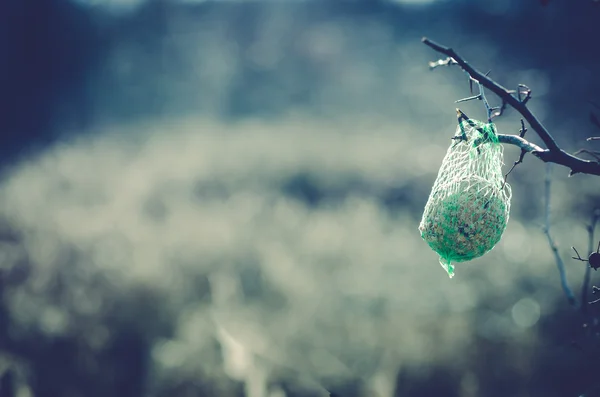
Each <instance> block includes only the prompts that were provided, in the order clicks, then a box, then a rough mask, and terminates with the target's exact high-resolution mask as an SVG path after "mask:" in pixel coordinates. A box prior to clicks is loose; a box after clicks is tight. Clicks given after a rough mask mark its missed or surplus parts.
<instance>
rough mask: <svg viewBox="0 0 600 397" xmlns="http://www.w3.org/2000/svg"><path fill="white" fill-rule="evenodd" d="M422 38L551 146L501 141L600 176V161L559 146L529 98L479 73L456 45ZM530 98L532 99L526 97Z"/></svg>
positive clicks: (574, 170) (573, 170)
mask: <svg viewBox="0 0 600 397" xmlns="http://www.w3.org/2000/svg"><path fill="white" fill-rule="evenodd" d="M422 41H423V43H424V44H425V45H427V46H429V47H431V48H433V49H434V50H435V51H437V52H439V53H441V54H444V55H446V56H447V57H449V58H451V59H452V60H453V61H454V62H455V63H456V64H457V65H459V66H460V67H461V68H462V69H463V70H464V71H465V72H467V73H468V74H469V76H471V78H472V79H474V80H476V81H477V82H479V83H480V84H481V85H483V86H484V87H485V88H487V89H489V90H490V91H492V92H493V93H494V94H496V95H497V96H498V97H499V98H501V99H502V100H503V101H504V102H505V103H507V104H508V105H510V106H511V107H512V108H514V109H515V110H516V111H517V112H519V113H520V114H521V115H522V116H523V118H524V119H525V120H527V122H528V123H529V125H530V126H531V128H532V129H533V130H534V131H535V132H536V133H537V135H538V136H539V137H540V138H541V139H542V141H543V142H544V144H545V145H546V147H547V149H543V148H541V147H539V146H537V145H535V144H533V143H531V142H528V141H527V140H525V139H524V138H520V137H518V136H516V135H500V136H499V139H500V142H502V143H506V144H510V145H516V146H518V147H520V148H521V149H523V150H527V152H529V153H531V154H532V155H534V156H535V157H537V158H539V159H540V160H542V161H544V162H546V163H556V164H560V165H562V166H565V167H567V168H569V169H570V170H571V172H570V175H574V174H590V175H598V176H600V162H596V161H589V160H584V159H581V158H579V157H576V156H573V155H571V154H569V153H567V152H565V151H564V150H562V149H561V148H560V147H559V146H558V144H557V143H556V141H555V140H554V138H553V137H552V135H550V133H549V132H548V130H547V129H546V127H544V126H543V125H542V123H541V122H540V121H539V120H538V119H537V118H536V117H535V116H534V115H533V113H531V111H530V110H529V109H528V108H527V106H526V102H527V101H526V100H525V99H524V100H520V99H519V98H516V97H515V96H514V95H513V94H512V93H511V92H510V91H509V90H507V89H506V88H504V87H503V86H501V85H500V84H498V83H497V82H495V81H494V80H492V79H490V78H489V77H487V76H486V75H485V74H483V73H481V72H479V71H478V70H477V69H475V68H473V67H472V66H471V65H469V63H468V62H467V61H465V60H464V59H463V58H462V57H461V56H460V55H458V54H457V53H456V51H454V50H453V49H452V48H449V47H445V46H442V45H440V44H438V43H435V42H433V41H431V40H429V39H428V38H426V37H424V38H423V40H422ZM454 62H452V63H454ZM526 99H528V98H527V97H526Z"/></svg>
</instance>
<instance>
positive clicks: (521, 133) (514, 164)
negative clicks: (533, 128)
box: [502, 119, 527, 187]
mask: <svg viewBox="0 0 600 397" xmlns="http://www.w3.org/2000/svg"><path fill="white" fill-rule="evenodd" d="M526 132H527V127H525V123H524V122H523V119H521V129H520V130H519V138H525V133H526ZM526 153H527V150H525V149H521V154H520V155H519V159H518V160H517V161H515V162H514V163H513V165H512V167H510V170H508V172H507V173H506V175H504V184H503V185H502V187H504V185H506V180H507V179H508V175H510V173H511V172H512V171H513V170H514V169H515V167H516V166H517V165H519V164H521V163H522V162H523V157H525V154H526Z"/></svg>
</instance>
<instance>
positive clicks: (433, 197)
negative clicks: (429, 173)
mask: <svg viewBox="0 0 600 397" xmlns="http://www.w3.org/2000/svg"><path fill="white" fill-rule="evenodd" d="M496 134H497V133H496V126H495V125H494V124H493V123H489V124H486V123H482V122H480V121H477V120H473V119H466V120H462V121H460V123H459V125H458V127H457V129H456V135H455V137H454V142H453V144H452V145H451V146H450V147H449V148H448V152H447V153H446V156H445V157H444V160H443V161H442V165H441V167H440V170H439V172H438V176H437V178H436V180H435V183H434V184H433V188H432V190H431V194H430V195H429V199H428V200H427V204H426V205H425V211H424V212H423V219H422V220H421V224H420V225H419V231H420V232H421V237H422V238H423V240H425V241H426V242H427V244H429V246H430V247H431V248H432V249H433V250H434V251H435V252H437V253H438V254H439V256H440V264H441V265H442V267H443V268H444V269H445V270H446V271H447V272H448V275H449V276H450V277H453V276H454V266H453V265H452V263H453V262H465V261H469V260H472V259H475V258H478V257H480V256H482V255H483V254H485V253H486V252H488V251H490V250H491V249H492V248H494V246H495V245H496V244H497V243H498V242H499V241H500V238H501V237H502V233H503V232H504V230H505V229H506V224H507V222H508V216H509V211H510V198H511V195H512V192H511V188H510V186H509V185H508V184H506V183H504V176H503V174H502V165H503V148H502V145H501V144H500V143H499V142H498V137H497V135H496Z"/></svg>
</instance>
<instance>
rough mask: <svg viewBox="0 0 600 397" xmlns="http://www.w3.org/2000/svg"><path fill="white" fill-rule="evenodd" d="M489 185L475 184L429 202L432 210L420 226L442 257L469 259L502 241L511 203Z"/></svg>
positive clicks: (476, 256) (422, 234)
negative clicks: (485, 187) (434, 201)
mask: <svg viewBox="0 0 600 397" xmlns="http://www.w3.org/2000/svg"><path fill="white" fill-rule="evenodd" d="M487 187H488V188H487V189H482V188H481V186H477V184H474V185H472V186H470V188H469V189H468V190H466V191H463V192H457V193H453V194H450V195H448V196H446V197H445V198H442V199H441V200H440V199H438V201H437V202H436V203H428V206H427V209H428V210H429V211H426V213H425V214H424V216H423V220H422V221H421V225H420V226H419V230H420V232H421V237H422V238H423V239H424V240H425V241H426V242H427V243H428V244H429V246H430V247H431V248H432V249H433V250H434V251H435V252H437V253H438V254H439V255H440V257H442V258H445V259H446V260H449V261H452V262H464V261H469V260H471V259H475V258H478V257H480V256H482V255H483V254H485V253H486V252H488V251H490V250H491V249H492V248H494V246H495V245H496V244H497V243H498V242H499V241H500V238H501V237H502V233H503V232H504V230H505V228H506V224H507V221H508V207H507V204H506V203H505V201H504V200H503V199H502V196H501V192H500V191H498V189H491V186H487ZM438 197H439V196H438ZM430 204H431V205H430Z"/></svg>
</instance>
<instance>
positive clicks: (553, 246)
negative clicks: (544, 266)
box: [544, 163, 577, 307]
mask: <svg viewBox="0 0 600 397" xmlns="http://www.w3.org/2000/svg"><path fill="white" fill-rule="evenodd" d="M551 167H552V164H550V163H548V164H546V181H545V190H544V197H545V200H546V206H545V222H544V223H545V225H544V233H545V234H546V237H547V238H548V244H550V249H551V250H552V253H553V254H554V259H555V260H556V266H557V267H558V274H559V276H560V284H561V286H562V289H563V291H564V292H565V295H566V296H567V300H568V301H569V304H570V305H571V306H575V307H576V306H577V300H576V299H575V295H573V291H571V288H569V284H568V282H567V274H566V272H565V264H564V262H563V260H562V258H561V257H560V254H559V253H558V248H557V247H556V244H555V243H554V240H553V239H552V236H551V235H550V184H551V183H552V180H551V173H552V168H551Z"/></svg>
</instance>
